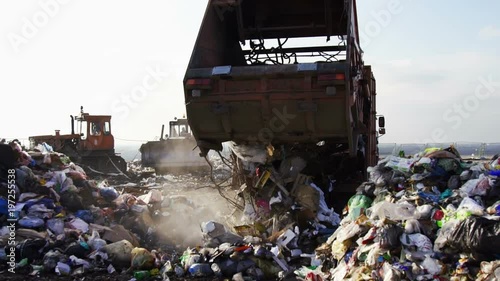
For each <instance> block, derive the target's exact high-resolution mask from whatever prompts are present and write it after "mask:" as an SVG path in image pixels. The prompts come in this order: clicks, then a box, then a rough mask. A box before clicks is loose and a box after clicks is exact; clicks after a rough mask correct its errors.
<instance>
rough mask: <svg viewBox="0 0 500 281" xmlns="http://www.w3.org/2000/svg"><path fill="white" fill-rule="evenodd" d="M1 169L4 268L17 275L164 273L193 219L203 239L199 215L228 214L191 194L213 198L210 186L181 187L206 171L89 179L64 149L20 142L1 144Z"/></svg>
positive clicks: (205, 181) (202, 181)
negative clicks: (31, 147)
mask: <svg viewBox="0 0 500 281" xmlns="http://www.w3.org/2000/svg"><path fill="white" fill-rule="evenodd" d="M133 165H135V166H136V167H135V168H136V169H137V171H139V172H140V170H141V169H140V168H139V167H137V166H138V164H137V163H135V164H133ZM0 176H1V177H0V190H1V194H0V212H1V217H0V223H1V227H0V260H2V263H1V264H0V272H2V273H8V274H10V273H13V272H15V273H16V274H17V276H19V277H22V276H26V275H29V276H51V275H52V276H53V275H54V274H56V275H59V276H60V277H68V279H71V280H73V278H77V277H81V278H84V277H85V276H89V275H92V276H94V275H95V274H98V275H104V276H108V277H109V278H111V277H113V278H114V279H116V280H122V278H121V277H127V276H128V278H127V279H125V280H130V279H131V278H132V277H133V276H134V274H136V273H137V272H139V273H137V275H141V274H142V273H140V271H141V270H142V269H149V270H153V271H151V272H150V271H148V275H157V276H159V270H160V269H161V268H162V267H163V265H164V264H165V262H166V260H169V259H170V257H172V256H173V257H175V253H176V251H178V250H177V248H178V245H179V244H181V243H182V242H185V241H181V240H176V239H175V238H178V237H181V236H182V235H185V234H184V233H186V229H187V228H188V227H189V224H190V223H191V224H193V223H195V222H197V223H198V225H197V228H196V234H198V236H199V239H198V240H193V241H196V242H198V241H201V237H202V232H201V230H200V227H199V220H200V219H203V220H207V219H209V218H217V219H223V216H222V215H221V214H218V213H215V212H214V211H213V210H212V209H210V208H207V207H206V206H203V205H197V204H196V202H194V201H193V200H192V199H193V198H194V199H196V198H195V197H196V196H193V193H196V194H199V195H200V196H203V197H204V199H206V200H208V202H207V204H208V203H210V204H214V202H216V201H217V200H213V199H212V197H210V196H212V195H211V194H210V193H209V192H205V194H202V193H200V192H198V191H197V190H191V191H190V192H191V193H185V194H186V195H182V194H178V193H180V190H182V191H185V190H186V189H187V188H188V187H189V186H197V187H203V186H204V185H205V186H206V185H207V184H209V179H208V178H205V179H204V178H192V177H191V178H190V177H189V175H184V176H166V177H154V176H153V177H137V178H138V181H137V182H130V181H127V177H125V178H124V177H123V176H121V175H116V176H113V177H109V178H106V177H104V178H103V177H99V178H92V179H91V178H90V176H89V174H87V173H86V171H85V170H84V169H83V168H82V167H80V166H78V165H76V164H74V163H72V162H71V160H70V159H69V158H68V157H67V156H66V155H64V154H61V153H57V152H53V151H52V150H51V149H46V148H45V147H43V148H42V147H41V148H39V149H35V150H34V151H26V150H23V148H22V147H21V146H20V144H19V143H16V142H12V143H10V144H0ZM196 194H194V195H196ZM213 194H214V195H216V192H213ZM198 201H200V200H198ZM167 223H170V225H166V224H167ZM172 224H174V225H172ZM166 227H168V230H169V232H168V233H164V229H165V228H166ZM180 230H182V231H183V233H181V234H178V233H176V231H180ZM188 230H189V229H188ZM190 231H191V232H192V231H193V230H190ZM194 237H196V235H194ZM182 238H186V237H182ZM188 241H189V240H188ZM146 248H147V249H146ZM155 268H156V271H155V270H154V269H155ZM93 274H94V275H93ZM7 276H9V278H11V277H12V278H13V276H10V275H7ZM12 278H11V279H9V280H19V279H12Z"/></svg>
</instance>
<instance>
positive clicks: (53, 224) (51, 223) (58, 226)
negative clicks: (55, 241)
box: [47, 219, 64, 235]
mask: <svg viewBox="0 0 500 281" xmlns="http://www.w3.org/2000/svg"><path fill="white" fill-rule="evenodd" d="M47 228H48V229H50V230H51V231H52V232H54V234H56V235H60V234H63V233H64V221H63V220H62V219H50V220H48V221H47Z"/></svg>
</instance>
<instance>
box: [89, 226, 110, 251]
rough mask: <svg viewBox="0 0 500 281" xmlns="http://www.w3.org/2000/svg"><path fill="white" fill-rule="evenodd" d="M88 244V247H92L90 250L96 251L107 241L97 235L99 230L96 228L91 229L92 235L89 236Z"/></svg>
mask: <svg viewBox="0 0 500 281" xmlns="http://www.w3.org/2000/svg"><path fill="white" fill-rule="evenodd" d="M88 244H89V246H90V248H92V250H94V251H96V250H99V249H101V248H103V247H104V246H106V244H107V243H106V241H105V240H103V239H101V237H100V236H99V232H97V230H93V231H92V236H90V238H89V241H88Z"/></svg>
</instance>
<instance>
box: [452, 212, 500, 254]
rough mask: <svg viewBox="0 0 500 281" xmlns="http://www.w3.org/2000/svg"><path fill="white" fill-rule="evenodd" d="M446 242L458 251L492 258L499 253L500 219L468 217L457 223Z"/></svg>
mask: <svg viewBox="0 0 500 281" xmlns="http://www.w3.org/2000/svg"><path fill="white" fill-rule="evenodd" d="M447 244H448V246H449V247H450V248H451V249H454V250H456V251H458V252H465V253H471V254H473V255H474V256H484V257H487V258H494V256H495V255H499V254H500V247H499V245H500V221H496V220H490V219H487V218H483V217H470V218H468V219H466V220H464V221H462V222H460V223H459V224H458V225H457V227H456V228H455V229H454V231H453V232H452V233H451V235H450V239H449V240H448V243H447Z"/></svg>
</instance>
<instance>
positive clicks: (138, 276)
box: [134, 270, 151, 280]
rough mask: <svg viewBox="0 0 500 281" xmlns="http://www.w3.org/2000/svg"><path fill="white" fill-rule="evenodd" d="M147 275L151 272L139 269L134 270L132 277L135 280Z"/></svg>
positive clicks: (144, 277) (142, 278)
mask: <svg viewBox="0 0 500 281" xmlns="http://www.w3.org/2000/svg"><path fill="white" fill-rule="evenodd" d="M149 276H151V274H150V273H149V271H147V270H141V271H136V272H134V278H135V279H137V280H144V279H146V278H148V277H149Z"/></svg>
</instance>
